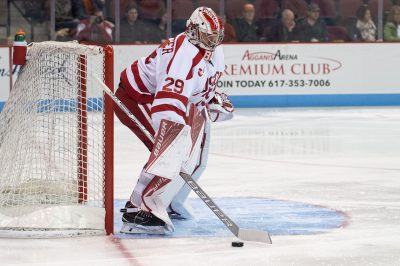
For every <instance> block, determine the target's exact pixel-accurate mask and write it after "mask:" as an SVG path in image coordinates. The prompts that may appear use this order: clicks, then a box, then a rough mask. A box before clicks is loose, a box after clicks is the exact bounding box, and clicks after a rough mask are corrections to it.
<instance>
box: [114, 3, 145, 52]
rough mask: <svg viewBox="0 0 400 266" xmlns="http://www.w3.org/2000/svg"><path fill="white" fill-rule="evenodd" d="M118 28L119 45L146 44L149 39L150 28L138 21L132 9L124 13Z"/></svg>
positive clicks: (135, 10) (136, 13)
mask: <svg viewBox="0 0 400 266" xmlns="http://www.w3.org/2000/svg"><path fill="white" fill-rule="evenodd" d="M120 26H121V29H120V42H121V43H137V44H140V43H146V42H148V40H149V38H150V34H149V32H150V31H151V27H149V25H148V24H147V23H145V22H143V21H142V20H139V19H138V12H137V9H136V8H134V7H133V8H130V9H129V10H128V11H127V12H126V16H125V17H124V18H123V19H122V21H121V25H120Z"/></svg>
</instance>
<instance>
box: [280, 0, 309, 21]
mask: <svg viewBox="0 0 400 266" xmlns="http://www.w3.org/2000/svg"><path fill="white" fill-rule="evenodd" d="M283 9H290V10H292V11H293V12H294V14H295V15H296V18H302V17H305V16H306V15H307V2H306V1H305V0H283V1H282V10H283Z"/></svg>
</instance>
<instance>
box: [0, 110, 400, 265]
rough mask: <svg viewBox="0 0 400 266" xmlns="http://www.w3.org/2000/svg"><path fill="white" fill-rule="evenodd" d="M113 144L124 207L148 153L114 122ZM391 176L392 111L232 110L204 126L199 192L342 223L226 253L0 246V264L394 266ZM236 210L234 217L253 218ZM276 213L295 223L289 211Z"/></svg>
mask: <svg viewBox="0 0 400 266" xmlns="http://www.w3.org/2000/svg"><path fill="white" fill-rule="evenodd" d="M115 137H116V147H115V152H116V155H115V176H116V187H115V194H116V198H117V199H120V200H124V199H126V198H127V197H128V196H129V195H130V193H131V190H132V188H133V186H134V185H135V184H136V180H137V176H138V174H139V172H140V169H141V167H142V166H143V164H144V163H145V160H146V157H147V154H148V153H147V151H146V149H145V148H144V147H143V146H142V145H141V144H140V143H139V142H138V141H137V140H136V139H135V138H134V137H133V136H132V135H131V134H130V132H129V131H128V129H126V128H124V127H123V126H122V125H121V124H120V123H118V122H116V133H115ZM399 176H400V108H341V109H334V108H327V109H263V110H261V109H243V110H237V114H236V117H235V118H234V120H232V121H228V122H223V123H219V124H213V128H212V139H211V151H210V157H209V165H208V168H207V170H206V171H205V173H204V175H203V177H202V178H201V179H200V181H199V183H200V185H201V186H202V187H203V189H204V190H205V191H206V192H207V193H208V194H209V195H210V196H211V197H213V198H216V199H221V200H222V199H227V198H236V200H239V199H241V198H244V199H248V198H260V199H268V200H276V201H279V202H283V203H284V202H285V201H287V202H288V203H290V202H292V203H293V202H297V203H299V206H304V205H302V204H305V205H307V204H309V205H310V206H320V207H321V208H325V209H331V210H337V211H339V212H340V215H341V217H344V220H343V224H342V223H339V225H340V226H339V227H335V226H333V227H332V228H331V229H329V230H327V231H325V232H324V233H317V234H305V235H304V234H300V235H299V234H296V235H293V234H284V233H279V230H277V229H278V228H274V227H273V228H271V229H270V230H271V231H273V232H274V230H275V232H276V233H275V234H272V241H273V244H272V245H265V244H258V243H249V242H248V243H245V245H244V247H243V248H232V247H231V246H230V244H231V241H233V240H235V238H234V237H231V236H229V234H227V235H225V236H224V235H218V236H217V237H210V236H198V237H185V236H182V237H164V238H148V239H124V238H119V237H105V236H98V237H84V238H73V239H51V240H21V239H0V265H96V266H99V265H162V266H165V265H174V266H175V265H210V266H211V265H222V266H224V265H229V266H232V265H257V266H258V265H357V266H358V265H400V177H399ZM191 197H192V198H193V199H192V201H193V202H194V204H197V202H196V196H195V195H191ZM246 203H247V204H245V207H243V206H242V205H241V208H242V209H243V208H246V209H245V210H244V209H243V212H245V213H251V212H252V211H253V212H254V213H256V212H258V206H257V204H255V203H254V202H253V203H251V201H249V202H246ZM199 204H200V203H199ZM222 205H223V204H221V207H222ZM282 206H291V207H290V208H289V207H288V209H287V210H282V211H286V212H285V213H286V215H289V216H290V215H293V216H292V219H291V220H290V221H291V222H293V223H296V222H299V218H296V215H294V214H295V213H296V211H298V209H295V208H292V207H293V205H291V204H287V205H282ZM239 211H240V210H238V212H237V213H240V212H239ZM316 216H317V217H315V219H316V220H317V219H319V218H320V217H319V216H318V214H316ZM209 217H210V218H211V217H212V216H209ZM278 218H279V219H281V218H282V217H278ZM216 223H218V221H217V222H216ZM250 223H251V222H250ZM327 223H328V222H327ZM238 224H240V222H239V221H238ZM255 224H257V221H255ZM305 229H309V228H305Z"/></svg>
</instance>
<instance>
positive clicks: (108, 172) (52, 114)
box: [0, 42, 113, 237]
mask: <svg viewBox="0 0 400 266" xmlns="http://www.w3.org/2000/svg"><path fill="white" fill-rule="evenodd" d="M94 75H96V76H98V77H99V78H100V79H102V80H104V83H105V84H106V85H107V86H108V87H109V88H111V89H112V87H113V50H112V47H111V46H106V47H99V46H88V45H81V44H78V43H74V42H72V43H58V42H42V43H33V44H31V45H30V46H29V47H28V52H27V63H26V65H25V66H24V67H23V68H22V70H21V72H20V74H19V76H18V79H17V80H16V83H15V85H14V86H13V89H12V91H11V93H10V96H9V99H8V101H7V102H6V105H5V106H4V109H3V111H2V112H1V113H0V236H3V237H62V236H74V235H93V234H104V233H107V234H110V233H112V232H113V111H112V102H111V99H110V98H109V97H108V96H105V94H104V93H103V92H102V90H101V88H98V86H96V83H95V81H94V80H93V76H94Z"/></svg>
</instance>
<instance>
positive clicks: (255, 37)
mask: <svg viewBox="0 0 400 266" xmlns="http://www.w3.org/2000/svg"><path fill="white" fill-rule="evenodd" d="M254 16H255V8H254V6H253V5H252V4H245V5H244V6H243V18H240V19H237V20H235V21H233V27H234V28H235V31H236V38H237V41H239V42H258V41H259V39H260V37H259V29H260V27H259V25H258V24H257V23H256V22H255V20H254Z"/></svg>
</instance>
